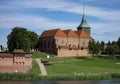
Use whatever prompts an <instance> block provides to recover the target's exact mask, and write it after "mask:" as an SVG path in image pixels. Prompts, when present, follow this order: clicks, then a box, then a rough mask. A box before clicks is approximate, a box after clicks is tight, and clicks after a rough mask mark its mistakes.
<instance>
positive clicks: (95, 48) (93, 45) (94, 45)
mask: <svg viewBox="0 0 120 84" xmlns="http://www.w3.org/2000/svg"><path fill="white" fill-rule="evenodd" d="M88 49H89V52H90V53H91V54H92V59H93V60H94V56H95V55H97V54H98V53H99V52H100V44H99V42H96V41H94V40H92V41H89V46H88Z"/></svg>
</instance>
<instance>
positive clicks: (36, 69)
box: [29, 59, 41, 73]
mask: <svg viewBox="0 0 120 84" xmlns="http://www.w3.org/2000/svg"><path fill="white" fill-rule="evenodd" d="M29 73H41V72H40V68H39V65H38V63H37V62H36V61H35V59H33V61H32V69H31V70H30V71H29Z"/></svg>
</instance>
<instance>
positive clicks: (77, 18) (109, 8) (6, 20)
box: [0, 0, 120, 46]
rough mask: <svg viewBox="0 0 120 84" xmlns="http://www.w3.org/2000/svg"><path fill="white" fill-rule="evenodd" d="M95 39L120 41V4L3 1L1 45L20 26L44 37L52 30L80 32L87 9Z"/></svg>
mask: <svg viewBox="0 0 120 84" xmlns="http://www.w3.org/2000/svg"><path fill="white" fill-rule="evenodd" d="M83 4H84V6H85V15H86V18H87V22H88V24H89V25H90V26H91V36H92V37H93V38H94V39H95V40H98V41H102V40H103V41H105V42H108V40H110V41H113V40H117V39H118V37H120V0H0V44H1V45H3V46H7V36H8V34H10V32H11V30H12V28H14V27H16V26H19V27H25V28H27V29H28V30H31V31H34V32H36V33H37V34H38V35H40V34H41V33H42V32H43V31H44V30H49V29H56V28H61V29H72V30H76V28H77V26H78V25H79V24H80V22H81V18H82V14H83V8H82V6H83Z"/></svg>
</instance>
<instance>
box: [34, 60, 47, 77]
mask: <svg viewBox="0 0 120 84" xmlns="http://www.w3.org/2000/svg"><path fill="white" fill-rule="evenodd" d="M36 61H37V63H38V64H39V68H40V71H41V74H42V75H47V72H46V69H45V66H44V64H43V63H41V60H40V59H36Z"/></svg>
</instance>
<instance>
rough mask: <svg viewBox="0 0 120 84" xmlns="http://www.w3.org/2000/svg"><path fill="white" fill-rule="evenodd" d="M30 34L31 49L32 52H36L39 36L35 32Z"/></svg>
mask: <svg viewBox="0 0 120 84" xmlns="http://www.w3.org/2000/svg"><path fill="white" fill-rule="evenodd" d="M28 33H29V38H30V43H31V44H30V48H31V50H32V49H34V50H36V49H37V43H38V36H37V34H36V33H35V32H31V31H28Z"/></svg>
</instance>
